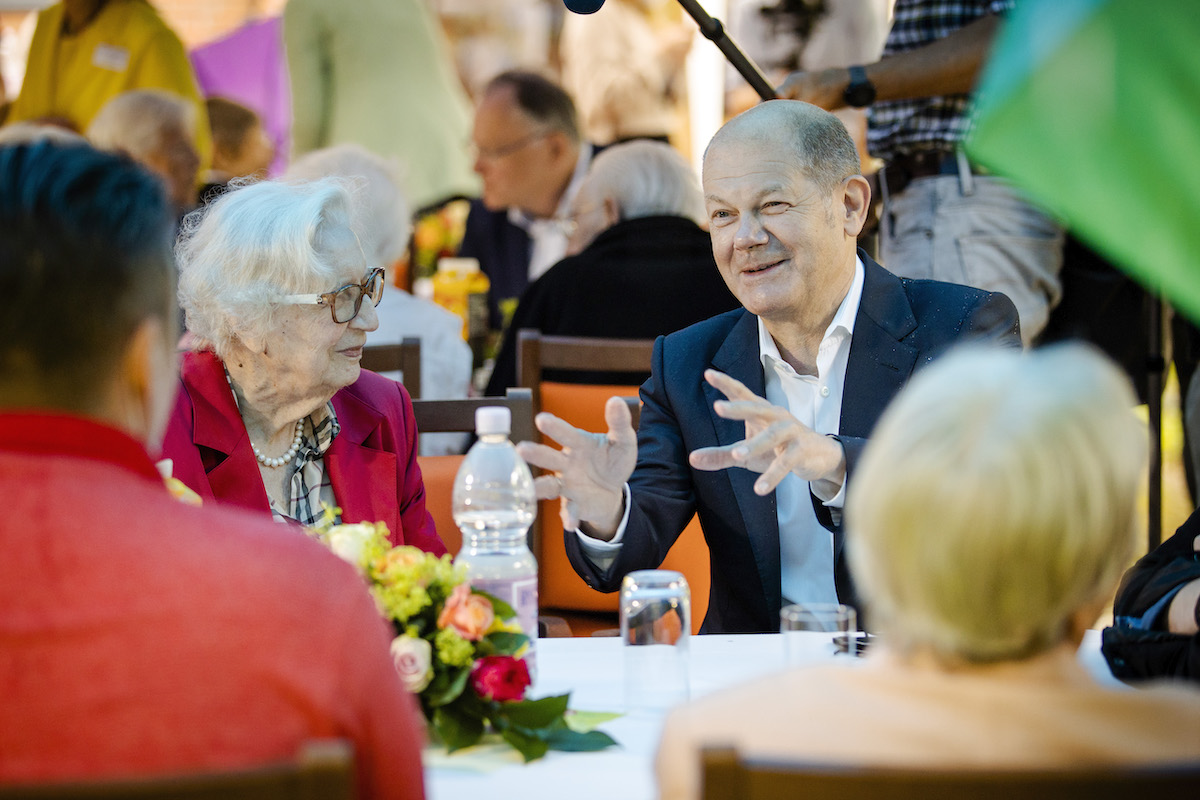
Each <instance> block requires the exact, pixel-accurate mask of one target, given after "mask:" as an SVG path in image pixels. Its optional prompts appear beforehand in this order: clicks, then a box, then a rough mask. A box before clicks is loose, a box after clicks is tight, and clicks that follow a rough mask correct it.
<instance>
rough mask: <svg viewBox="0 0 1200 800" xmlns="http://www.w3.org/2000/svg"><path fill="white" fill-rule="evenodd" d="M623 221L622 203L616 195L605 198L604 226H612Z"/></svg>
mask: <svg viewBox="0 0 1200 800" xmlns="http://www.w3.org/2000/svg"><path fill="white" fill-rule="evenodd" d="M620 221H621V204H620V203H618V202H617V199H616V198H615V197H606V198H604V227H605V228H611V227H612V226H613V225H616V224H617V223H618V222H620Z"/></svg>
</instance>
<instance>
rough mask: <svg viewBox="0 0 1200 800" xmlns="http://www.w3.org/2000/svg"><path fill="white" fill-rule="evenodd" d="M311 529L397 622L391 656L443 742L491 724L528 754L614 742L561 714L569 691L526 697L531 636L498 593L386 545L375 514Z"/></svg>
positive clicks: (450, 745)
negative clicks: (575, 725)
mask: <svg viewBox="0 0 1200 800" xmlns="http://www.w3.org/2000/svg"><path fill="white" fill-rule="evenodd" d="M331 516H332V515H330V514H327V523H326V524H325V525H324V526H323V529H322V530H319V531H317V532H316V535H317V536H318V538H320V539H321V540H322V541H323V542H324V543H325V544H326V545H327V546H328V547H329V548H330V549H331V550H333V552H334V553H336V554H337V555H339V556H341V557H342V558H343V559H345V560H346V561H349V562H350V563H351V564H353V565H354V566H355V567H356V568H357V569H358V570H359V572H360V573H361V574H362V575H363V576H364V578H365V579H366V581H367V584H368V586H369V588H370V591H371V594H372V595H373V596H374V597H375V602H376V604H377V605H378V606H379V609H380V611H381V613H382V614H383V615H384V617H385V618H386V619H388V620H389V621H390V622H391V623H392V625H393V626H394V627H395V629H396V632H397V634H398V635H397V636H396V638H395V639H393V640H392V646H391V652H392V659H393V661H395V664H396V670H397V671H398V672H399V674H400V678H401V680H402V681H403V682H404V684H405V686H407V687H408V689H409V690H410V691H412V692H413V693H414V694H416V695H417V696H418V698H419V699H420V702H421V710H422V711H423V712H424V714H425V718H426V720H427V721H428V723H429V726H430V730H431V735H432V737H433V738H434V739H435V740H436V741H438V742H440V743H442V744H444V745H445V746H446V749H447V751H448V752H451V753H452V752H454V751H455V750H459V749H462V748H464V747H469V746H471V745H473V744H476V743H478V742H479V741H480V739H482V738H483V736H484V734H485V733H489V732H490V733H495V734H499V736H500V737H502V738H503V739H504V741H506V742H507V743H508V744H510V745H512V746H513V747H514V748H516V749H517V750H518V751H519V752H520V753H521V755H522V756H523V757H524V759H525V760H526V761H532V760H534V759H536V758H541V757H542V756H543V755H545V754H546V751H547V750H570V751H588V750H601V749H604V748H606V747H609V746H611V745H614V744H616V742H615V741H614V740H613V739H612V737H610V736H608V734H605V733H603V732H601V731H597V730H590V731H583V730H576V729H575V728H572V727H571V725H570V724H569V722H568V715H569V714H570V713H571V712H568V710H567V701H568V698H569V697H570V695H566V694H564V695H558V696H556V697H543V698H540V699H538V700H529V699H526V697H525V692H526V689H528V687H529V685H530V676H529V668H528V665H527V664H526V662H525V659H524V657H523V656H524V654H525V652H526V651H527V650H528V649H529V639H528V637H527V636H525V635H524V634H523V633H521V627H520V625H519V624H518V623H517V621H516V613H515V612H514V611H513V609H512V608H511V607H510V606H509V605H508V604H507V603H505V602H503V601H502V600H500V599H498V598H496V597H493V596H491V595H489V594H487V593H485V592H481V591H479V590H477V589H474V588H472V587H471V584H470V582H469V581H468V580H467V576H466V571H465V568H463V567H456V566H454V564H453V563H452V561H451V559H450V556H442V557H440V558H439V557H437V556H434V555H432V554H430V553H426V552H424V551H422V550H420V549H418V548H416V547H407V546H402V547H391V546H390V545H389V544H388V539H387V533H388V531H387V526H386V525H384V524H383V523H375V524H371V523H358V524H353V525H329V524H328V520H329V518H330V517H331Z"/></svg>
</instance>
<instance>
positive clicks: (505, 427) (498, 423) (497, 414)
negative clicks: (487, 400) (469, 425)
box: [475, 406, 512, 436]
mask: <svg viewBox="0 0 1200 800" xmlns="http://www.w3.org/2000/svg"><path fill="white" fill-rule="evenodd" d="M511 426H512V412H511V411H509V410H508V408H507V407H506V406H480V407H479V408H477V409H475V435H476V436H485V435H487V434H489V433H503V434H504V435H506V436H507V435H508V432H509V430H510V428H511Z"/></svg>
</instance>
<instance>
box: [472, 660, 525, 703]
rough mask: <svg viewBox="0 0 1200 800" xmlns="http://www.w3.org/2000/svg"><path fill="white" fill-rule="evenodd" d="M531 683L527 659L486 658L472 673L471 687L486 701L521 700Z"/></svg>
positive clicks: (477, 664)
mask: <svg viewBox="0 0 1200 800" xmlns="http://www.w3.org/2000/svg"><path fill="white" fill-rule="evenodd" d="M529 683H530V681H529V667H528V666H526V664H525V659H523V658H516V657H514V656H485V657H483V658H481V659H479V660H478V661H476V662H475V669H473V670H472V671H471V687H472V688H473V689H474V690H475V693H476V694H477V695H479V696H480V697H482V698H483V699H484V700H496V701H498V702H501V703H503V702H506V701H509V700H521V699H523V698H524V697H525V689H526V687H528V686H529Z"/></svg>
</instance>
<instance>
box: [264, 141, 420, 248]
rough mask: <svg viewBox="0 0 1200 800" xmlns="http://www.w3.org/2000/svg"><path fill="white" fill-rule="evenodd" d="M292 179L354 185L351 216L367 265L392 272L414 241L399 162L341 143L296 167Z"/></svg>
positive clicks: (288, 176)
mask: <svg viewBox="0 0 1200 800" xmlns="http://www.w3.org/2000/svg"><path fill="white" fill-rule="evenodd" d="M284 177H285V178H286V179H287V180H313V179H316V178H342V179H345V180H346V181H347V182H348V183H349V184H350V217H351V225H352V227H353V228H354V232H355V233H356V234H357V235H358V242H359V244H361V245H362V249H363V253H364V254H365V255H366V257H367V263H368V265H369V266H372V267H384V268H387V269H391V267H392V265H393V264H395V263H396V261H397V260H398V259H399V258H400V257H401V256H403V255H404V254H405V252H406V251H407V249H408V240H409V239H410V238H411V236H412V219H411V218H410V216H409V215H410V213H411V210H410V207H409V203H408V198H406V197H405V195H404V191H403V189H402V188H401V187H402V186H403V181H402V179H401V175H400V167H399V165H398V164H397V163H396V162H395V161H394V160H389V159H386V158H384V157H382V156H379V155H376V154H375V153H372V152H371V151H370V150H367V149H366V148H365V147H362V146H360V145H357V144H339V145H334V146H333V147H324V148H321V149H320V150H314V151H312V152H310V153H306V154H304V155H303V156H301V157H300V158H298V159H296V160H295V161H293V162H292V164H291V165H290V166H289V167H288V169H287V172H286V174H285V175H284Z"/></svg>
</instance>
